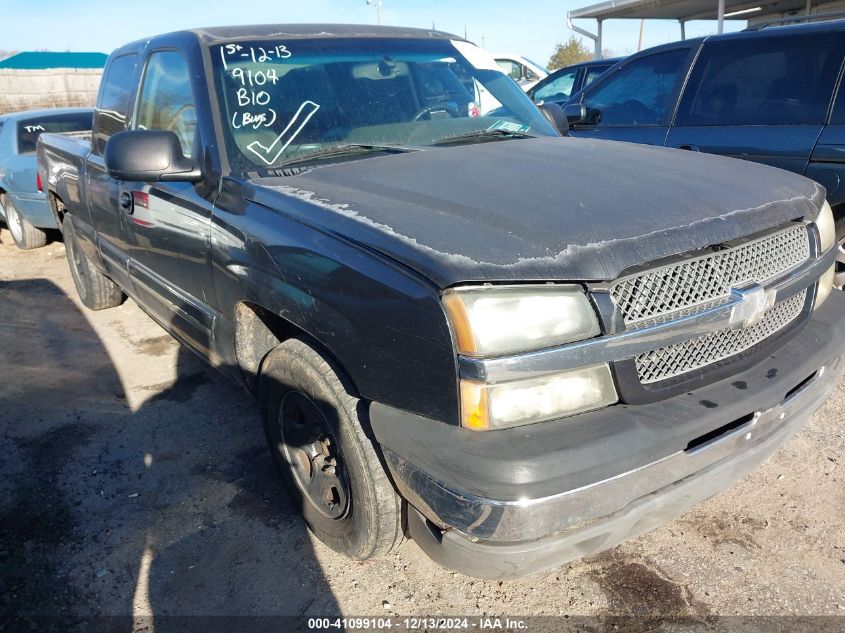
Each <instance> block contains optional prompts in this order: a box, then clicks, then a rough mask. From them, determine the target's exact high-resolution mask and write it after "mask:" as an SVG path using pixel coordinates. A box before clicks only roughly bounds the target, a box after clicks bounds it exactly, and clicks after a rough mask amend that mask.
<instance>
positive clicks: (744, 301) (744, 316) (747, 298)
mask: <svg viewBox="0 0 845 633" xmlns="http://www.w3.org/2000/svg"><path fill="white" fill-rule="evenodd" d="M776 294H777V293H776V291H775V290H769V291H768V292H767V291H766V289H765V288H763V287H761V286H758V285H756V284H752V285H750V286H745V287H743V288H732V289H731V298H732V299H733V300H734V301H735V302H736V303H735V305H734V307H733V309H732V310H731V316H730V324H731V328H732V329H740V328H743V329H744V328H747V327H751V326H752V325H754V324H755V323H757V322H758V321H760V319H762V318H763V315H764V314H766V310H768V309H769V308H771V307H772V306H773V305H775V295H776Z"/></svg>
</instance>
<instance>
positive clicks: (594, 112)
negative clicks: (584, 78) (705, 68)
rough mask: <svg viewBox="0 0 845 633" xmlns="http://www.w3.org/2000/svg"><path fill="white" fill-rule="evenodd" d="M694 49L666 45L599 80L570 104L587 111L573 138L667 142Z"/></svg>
mask: <svg viewBox="0 0 845 633" xmlns="http://www.w3.org/2000/svg"><path fill="white" fill-rule="evenodd" d="M691 50H692V49H691V48H690V46H689V45H687V46H680V47H677V48H670V49H668V50H667V49H662V50H660V51H658V52H655V53H652V54H650V55H644V56H642V57H637V58H635V59H632V60H631V61H629V62H628V63H625V64H623V65H621V66H620V67H618V68H617V69H616V70H615V71H613V72H612V73H610V74H607V75H603V76H602V77H600V78H599V79H597V80H596V81H595V82H594V83H593V84H591V85H590V86H588V87H587V88H586V89H585V90H584V92H582V93H581V95H580V97H578V96H576V97H575V99H574V100H573V101H572V102H570V103H582V104H583V105H584V106H585V108H586V112H587V116H586V118H585V119H584V120H583V121H581V122H580V123H577V124H576V125H575V126H573V128H572V129H571V130H570V132H569V134H570V136H587V137H590V138H602V139H607V140H612V141H629V142H632V143H647V144H649V145H663V142H664V141H665V140H666V133H667V131H668V129H669V120H670V118H671V117H672V114H673V112H674V110H675V103H676V101H677V95H678V91H679V89H680V88H679V86H680V84H681V82H682V81H683V78H684V76H685V75H686V69H687V67H688V65H689V61H688V60H689V58H690V56H691Z"/></svg>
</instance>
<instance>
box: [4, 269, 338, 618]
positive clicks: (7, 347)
mask: <svg viewBox="0 0 845 633" xmlns="http://www.w3.org/2000/svg"><path fill="white" fill-rule="evenodd" d="M0 296H1V297H2V300H0V323H2V327H0V367H2V368H3V374H4V375H3V381H2V384H0V402H2V405H0V451H2V454H3V456H4V457H3V459H2V461H0V568H1V569H2V570H3V572H2V574H0V630H3V631H17V630H26V629H29V628H31V627H36V626H37V627H39V630H44V629H45V628H48V629H49V628H56V629H62V630H89V629H90V630H95V629H96V630H100V629H101V628H103V627H105V626H106V624H109V623H111V624H113V625H114V629H115V630H121V631H127V630H139V631H143V630H148V631H153V630H155V631H163V630H173V629H174V628H175V627H176V626H177V625H178V626H179V627H181V630H186V628H187V630H197V629H200V628H201V629H202V630H203V631H212V630H216V629H215V627H219V629H220V630H233V629H237V630H259V629H261V628H262V625H263V626H266V627H267V628H268V630H276V631H278V630H288V629H287V628H286V627H283V628H282V629H280V628H279V625H280V620H279V617H278V616H301V615H315V614H316V615H320V616H325V615H329V614H332V615H336V614H338V612H339V608H338V606H337V604H336V601H335V599H334V596H333V595H332V592H331V590H330V589H329V586H328V583H327V582H326V579H325V578H324V577H323V573H322V571H321V568H320V566H319V564H318V563H317V561H316V560H315V558H314V554H313V550H312V546H311V541H310V539H309V537H308V535H307V533H306V531H305V527H304V524H303V523H302V521H301V519H300V518H299V516H298V512H297V511H296V509H295V508H294V507H292V505H291V503H290V501H289V500H288V496H287V495H286V493H285V492H284V490H283V489H282V486H281V482H280V479H279V478H278V476H277V475H276V472H275V471H274V470H273V465H272V463H271V458H270V455H269V453H268V451H267V450H266V448H265V447H266V442H265V440H264V436H263V432H262V429H261V424H260V420H259V417H258V411H257V407H256V406H255V405H254V403H253V401H252V399H251V398H250V397H249V396H248V395H247V394H246V393H245V392H244V391H242V390H241V389H240V388H239V387H238V386H236V385H234V384H233V383H232V382H231V381H229V380H228V379H227V378H225V377H223V376H221V375H219V374H217V372H216V371H215V370H213V369H211V368H209V367H207V366H206V365H205V364H204V363H203V362H202V361H200V360H199V359H197V358H195V357H194V356H193V355H192V354H191V353H190V352H187V351H186V350H185V348H181V347H180V349H179V352H178V361H177V373H176V375H177V379H176V380H175V382H173V383H172V384H167V385H151V386H150V397H149V398H147V399H146V400H145V401H144V402H143V404H142V405H141V406H140V407H136V410H134V411H133V410H132V409H131V408H130V406H129V405H128V403H127V399H126V396H125V393H124V387H123V385H122V383H121V379H120V377H119V376H118V373H117V371H116V369H115V368H114V365H113V363H112V360H111V358H110V356H109V354H108V352H107V350H106V348H105V346H104V345H103V343H102V341H100V339H99V338H98V336H97V334H96V333H95V332H94V330H93V329H92V328H91V326H90V325H89V323H88V321H87V319H86V316H85V315H83V314H82V313H81V312H80V311H79V310H78V309H77V308H76V306H75V304H74V303H73V302H72V301H71V300H70V299H69V298H68V297H67V296H66V295H65V294H64V293H63V292H62V291H61V290H60V289H59V288H58V287H57V286H56V285H54V284H53V283H52V282H50V281H48V280H45V279H30V280H25V281H11V282H0ZM127 345H128V343H127ZM127 353H128V350H127ZM153 362H167V361H166V359H163V358H162V359H158V360H155V359H154V360H153ZM233 614H234V615H238V616H249V617H252V616H268V617H265V618H259V619H257V620H253V619H251V620H249V621H246V620H243V621H240V623H239V624H236V625H235V624H233V623H232V622H226V621H225V618H218V617H212V618H211V619H204V620H200V619H198V618H196V617H195V616H231V615H233ZM105 616H113V618H112V619H100V618H103V617H105ZM176 616H192V617H189V618H187V619H184V620H181V619H175V618H176ZM3 623H5V624H3ZM129 624H131V628H129V627H128V626H127V625H129ZM53 625H54V626H53Z"/></svg>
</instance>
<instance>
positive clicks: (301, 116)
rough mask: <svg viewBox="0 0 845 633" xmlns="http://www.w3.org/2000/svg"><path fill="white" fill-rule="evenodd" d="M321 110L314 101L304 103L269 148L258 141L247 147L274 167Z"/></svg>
mask: <svg viewBox="0 0 845 633" xmlns="http://www.w3.org/2000/svg"><path fill="white" fill-rule="evenodd" d="M319 109H320V106H319V104H317V103H314V102H313V101H303V102H302V105H301V106H299V110H297V111H296V114H294V115H293V118H292V119H291V120H290V123H288V124H287V127H286V128H285V129H284V130H283V131H282V133H281V134H279V135H278V136H277V137H276V140H275V141H273V142H272V143H270V145H269V147H265V146H264V145H262V144H261V143H259V142H258V141H253V142H252V143H250V144H249V145H248V146H247V149H249V151H251V152H252V153H253V154H255V155H256V156H258V158H260V159H261V160H263V161H264V162H265V163H267V164H268V165H272V164H273V163H275V162H276V161H277V160H279V156H281V155H282V152H284V151H285V150H286V149H287V148H288V145H290V144H291V142H292V141H293V139H295V138H296V137H297V136H299V133H300V132H301V131H302V128H304V127H305V125H306V124H307V123H308V121H309V120H310V119H311V117H312V116H314V115H315V114H316V113H317V110H319ZM277 146H278V147H277ZM271 154H273V157H272V158H270V155H271Z"/></svg>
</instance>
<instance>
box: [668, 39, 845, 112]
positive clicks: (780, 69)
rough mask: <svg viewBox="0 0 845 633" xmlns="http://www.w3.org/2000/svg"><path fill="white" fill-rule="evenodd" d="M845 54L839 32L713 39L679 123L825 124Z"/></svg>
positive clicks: (692, 80)
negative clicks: (844, 54)
mask: <svg viewBox="0 0 845 633" xmlns="http://www.w3.org/2000/svg"><path fill="white" fill-rule="evenodd" d="M843 52H845V46H843V44H842V38H841V37H840V36H839V34H838V33H831V34H822V35H813V36H791V37H777V38H775V37H767V38H761V39H746V40H723V41H721V42H720V41H716V42H709V43H707V44H705V45H704V49H703V50H702V51H701V55H700V57H699V60H698V61H697V62H696V64H695V68H694V70H693V72H692V74H691V75H690V81H689V87H688V88H687V89H686V91H685V94H684V97H683V99H682V100H681V106H680V108H679V110H678V117H677V123H676V125H679V126H690V125H721V126H724V125H810V124H821V123H823V122H824V118H825V115H826V114H827V108H828V105H829V104H830V97H831V94H832V93H833V86H834V84H835V82H836V76H837V74H838V72H839V67H840V65H841V64H842V55H843Z"/></svg>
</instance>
